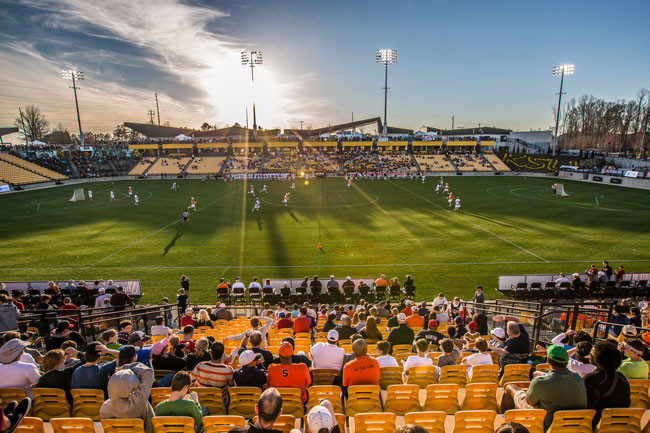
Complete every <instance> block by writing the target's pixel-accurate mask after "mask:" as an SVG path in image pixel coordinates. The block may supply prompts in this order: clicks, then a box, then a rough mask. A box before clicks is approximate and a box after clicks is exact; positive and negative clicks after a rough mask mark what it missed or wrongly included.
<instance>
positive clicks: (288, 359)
mask: <svg viewBox="0 0 650 433" xmlns="http://www.w3.org/2000/svg"><path fill="white" fill-rule="evenodd" d="M278 353H279V355H280V364H273V365H270V366H269V370H268V374H267V382H268V384H269V386H272V387H276V388H277V387H289V388H298V389H300V392H301V397H302V402H303V403H307V387H308V386H309V385H311V376H310V375H309V369H308V368H307V366H306V365H305V364H302V363H300V364H294V363H293V362H292V355H293V346H292V345H291V343H289V342H288V341H285V342H283V343H281V344H280V347H279V348H278Z"/></svg>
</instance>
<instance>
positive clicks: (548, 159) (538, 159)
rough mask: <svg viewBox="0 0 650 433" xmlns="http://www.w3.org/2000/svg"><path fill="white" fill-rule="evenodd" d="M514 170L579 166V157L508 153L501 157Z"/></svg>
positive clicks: (546, 169)
mask: <svg viewBox="0 0 650 433" xmlns="http://www.w3.org/2000/svg"><path fill="white" fill-rule="evenodd" d="M501 159H502V160H503V162H504V163H506V164H507V165H508V167H510V169H512V170H514V171H557V170H558V168H559V167H560V166H562V165H570V166H574V167H577V166H578V158H574V157H566V156H565V157H553V156H536V155H515V154H512V153H506V154H504V155H503V157H502V158H501Z"/></svg>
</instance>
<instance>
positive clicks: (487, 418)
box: [454, 410, 497, 433]
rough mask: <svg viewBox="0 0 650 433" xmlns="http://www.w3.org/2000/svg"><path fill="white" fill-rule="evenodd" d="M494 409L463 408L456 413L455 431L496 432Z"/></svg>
mask: <svg viewBox="0 0 650 433" xmlns="http://www.w3.org/2000/svg"><path fill="white" fill-rule="evenodd" d="M496 416H497V413H496V411H493V410H461V411H459V412H456V413H455V414H454V433H467V432H476V433H484V432H494V418H496Z"/></svg>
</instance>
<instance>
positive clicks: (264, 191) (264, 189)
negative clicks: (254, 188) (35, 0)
mask: <svg viewBox="0 0 650 433" xmlns="http://www.w3.org/2000/svg"><path fill="white" fill-rule="evenodd" d="M262 192H263V193H264V194H268V193H269V191H268V189H266V184H264V186H263V187H262Z"/></svg>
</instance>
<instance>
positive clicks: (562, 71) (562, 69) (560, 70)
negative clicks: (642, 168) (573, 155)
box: [552, 65, 573, 155]
mask: <svg viewBox="0 0 650 433" xmlns="http://www.w3.org/2000/svg"><path fill="white" fill-rule="evenodd" d="M552 73H553V76H556V75H559V76H561V77H562V78H561V79H560V93H559V96H558V98H557V112H556V116H555V137H554V140H553V155H555V152H556V150H557V143H558V139H559V137H558V132H559V131H558V129H559V127H560V107H562V105H561V104H562V87H563V86H564V75H571V74H573V65H560V66H553V72H552Z"/></svg>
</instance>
